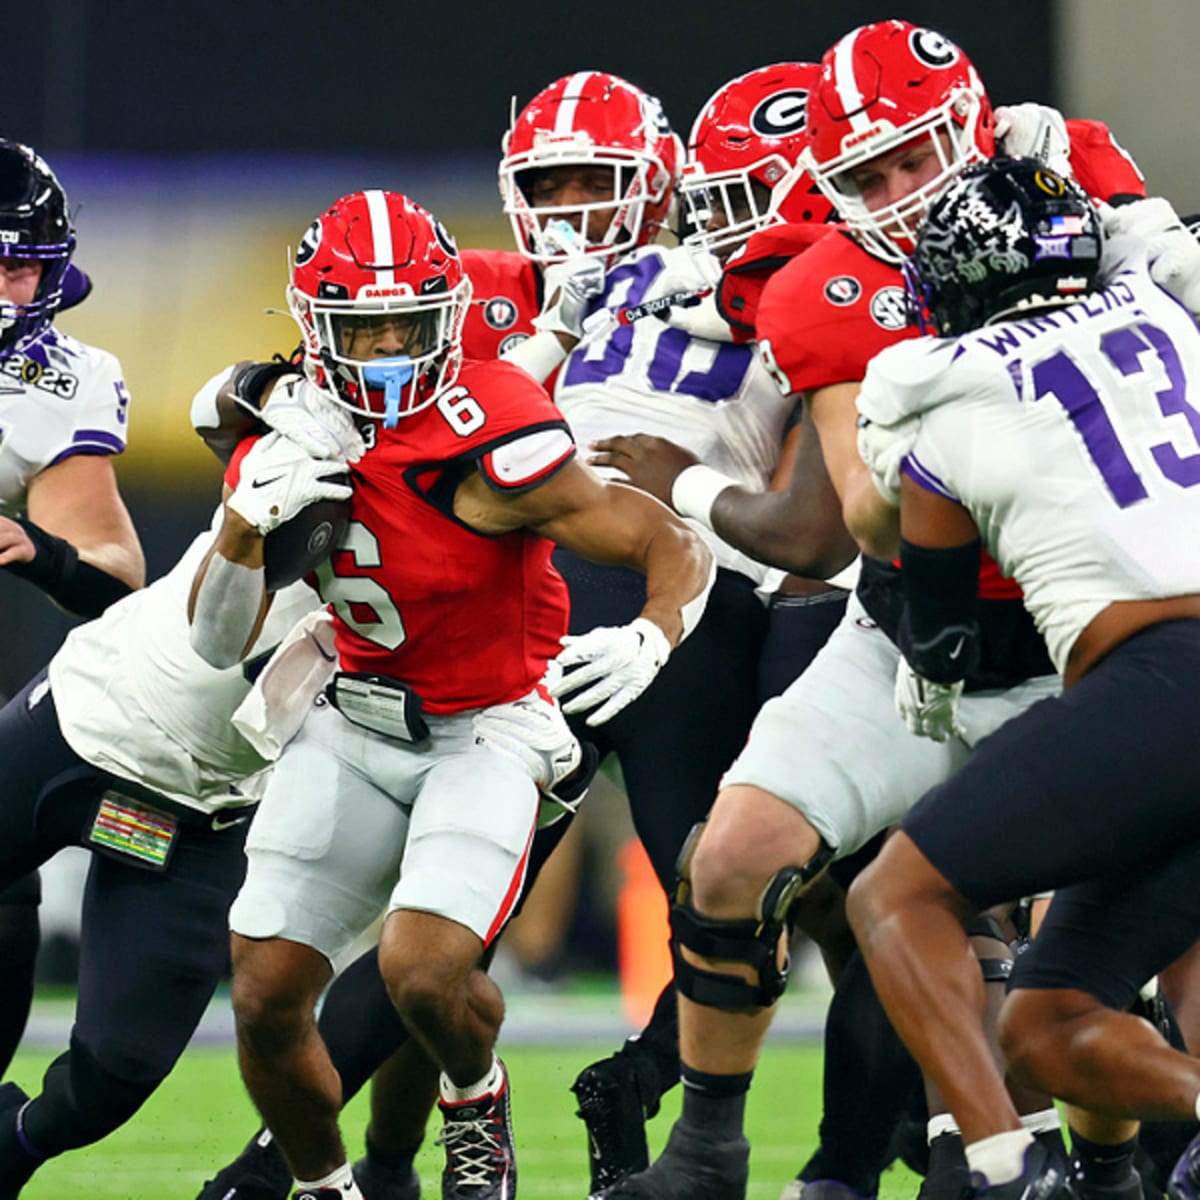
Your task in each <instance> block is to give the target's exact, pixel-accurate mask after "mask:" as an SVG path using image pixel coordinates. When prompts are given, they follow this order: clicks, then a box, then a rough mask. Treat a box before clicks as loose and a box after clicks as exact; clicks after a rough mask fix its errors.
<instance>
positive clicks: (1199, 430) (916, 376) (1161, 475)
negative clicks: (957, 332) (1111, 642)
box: [859, 259, 1200, 672]
mask: <svg viewBox="0 0 1200 1200" xmlns="http://www.w3.org/2000/svg"><path fill="white" fill-rule="evenodd" d="M859 408H860V410H861V411H862V412H863V413H865V414H866V415H867V416H868V417H872V418H873V419H875V418H876V417H877V416H878V415H881V414H884V413H890V414H892V415H894V414H895V413H896V412H897V411H899V412H910V413H911V412H921V411H922V410H927V411H924V412H923V415H922V416H921V423H920V430H919V433H918V435H917V440H916V443H915V445H914V447H913V450H912V452H911V454H910V455H909V456H908V458H907V459H906V460H905V467H906V469H907V470H908V471H909V473H910V474H911V475H912V476H913V477H914V478H915V479H916V480H917V481H918V482H919V483H921V484H922V485H923V486H925V487H927V488H929V489H930V490H932V491H935V492H938V493H941V494H942V495H945V496H947V497H949V498H950V499H952V500H955V501H958V502H959V503H961V504H963V505H964V506H965V507H966V508H967V510H968V511H969V512H970V514H971V516H972V517H973V518H974V519H975V522H976V524H977V525H978V527H979V531H980V534H981V536H982V539H983V543H984V545H985V546H986V547H987V550H988V552H989V553H990V554H992V556H993V557H994V558H995V559H996V560H997V561H998V562H999V564H1000V567H1001V569H1002V570H1003V571H1004V573H1005V574H1006V575H1009V576H1011V577H1012V578H1014V579H1015V580H1016V581H1017V582H1018V583H1019V584H1020V585H1021V587H1022V589H1023V590H1024V592H1025V604H1026V606H1027V607H1028V609H1029V611H1030V613H1031V614H1032V616H1033V618H1034V620H1035V621H1036V622H1037V626H1038V629H1039V630H1040V631H1041V633H1042V635H1043V637H1045V639H1046V644H1047V647H1048V649H1049V651H1050V656H1051V658H1052V659H1053V661H1054V664H1055V666H1056V667H1057V668H1058V670H1059V671H1060V672H1061V671H1062V670H1063V668H1064V667H1065V665H1066V661H1067V655H1068V654H1069V652H1070V649H1071V646H1072V645H1073V644H1074V642H1075V639H1076V638H1077V637H1078V636H1079V634H1080V633H1081V632H1082V631H1083V629H1084V627H1085V626H1086V625H1087V624H1088V622H1089V621H1091V620H1092V618H1093V617H1095V616H1096V614H1097V613H1099V612H1100V611H1101V610H1102V609H1103V608H1105V607H1106V606H1107V605H1108V604H1110V603H1112V602H1113V601H1118V600H1142V599H1152V598H1160V597H1167V596H1176V595H1182V594H1186V593H1189V592H1200V537H1197V536H1195V533H1196V531H1197V530H1200V331H1198V330H1197V327H1196V323H1195V321H1194V320H1193V319H1192V317H1191V315H1190V314H1189V313H1188V312H1187V311H1186V310H1185V309H1184V308H1183V307H1182V306H1181V305H1179V304H1178V303H1176V302H1175V300H1173V299H1172V298H1171V297H1170V296H1168V295H1167V294H1166V293H1165V292H1163V291H1162V290H1160V289H1159V288H1158V287H1157V286H1156V285H1155V284H1154V283H1153V282H1152V281H1151V279H1150V276H1149V273H1148V272H1147V270H1146V268H1145V264H1144V260H1138V259H1130V260H1126V263H1125V265H1124V266H1123V267H1122V268H1121V269H1120V270H1118V271H1117V272H1116V273H1115V274H1114V275H1113V276H1112V277H1111V278H1110V280H1109V282H1108V284H1107V285H1106V286H1105V287H1104V288H1103V290H1101V291H1099V292H1097V293H1095V294H1094V295H1091V296H1089V297H1087V298H1085V299H1082V300H1080V301H1077V302H1076V303H1074V304H1072V305H1070V306H1069V307H1067V308H1063V309H1058V310H1055V311H1052V312H1047V313H1045V314H1044V315H1042V316H1038V317H1032V318H1029V319H1026V320H1020V321H1004V322H1001V323H999V324H996V325H994V326H990V327H988V328H985V329H981V330H976V331H974V332H972V333H969V334H966V335H965V336H963V337H960V338H944V339H943V338H939V339H934V338H921V339H918V340H916V341H909V342H903V343H901V344H900V345H897V346H894V347H891V348H889V349H887V350H885V351H883V353H881V354H880V355H878V356H877V357H876V358H875V359H874V360H872V362H871V364H870V367H869V368H868V371H867V376H866V380H865V381H864V384H863V389H862V394H861V396H860V399H859Z"/></svg>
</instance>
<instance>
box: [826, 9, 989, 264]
mask: <svg viewBox="0 0 1200 1200" xmlns="http://www.w3.org/2000/svg"><path fill="white" fill-rule="evenodd" d="M994 124H995V122H994V118H993V116H992V109H991V104H990V102H989V101H988V98H987V93H986V92H985V91H984V88H983V84H982V82H981V81H980V79H979V76H978V74H977V72H976V71H975V68H974V67H973V66H972V65H971V62H970V60H969V59H968V58H967V57H966V55H965V54H963V52H962V51H961V50H960V49H959V48H958V47H957V46H955V45H954V43H953V42H950V41H949V40H948V39H946V38H944V37H942V35H941V34H938V33H935V32H934V31H933V30H930V29H921V28H919V27H917V26H914V25H910V24H909V23H908V22H906V21H882V22H878V23H877V24H874V25H864V26H862V27H861V28H859V29H856V30H853V31H852V32H851V33H849V34H847V35H846V36H845V37H844V38H842V40H841V41H839V42H838V43H837V44H836V45H835V46H833V47H832V49H830V50H829V51H827V53H826V54H825V57H824V59H823V60H822V67H821V76H820V79H819V81H818V83H817V84H816V86H815V87H814V89H813V97H812V100H811V102H810V106H809V133H810V144H809V147H808V148H807V150H806V151H805V154H804V162H805V165H806V166H807V167H808V169H809V170H810V171H811V173H812V176H813V178H814V179H815V181H816V184H817V186H818V188H820V190H821V191H822V192H823V193H824V194H825V196H826V197H827V198H828V199H829V201H830V203H832V204H833V205H834V207H835V208H836V209H837V212H838V214H839V216H840V217H841V219H842V220H843V221H845V222H846V224H847V225H848V226H849V227H850V229H852V230H853V231H854V233H855V235H856V236H857V237H858V238H859V240H860V241H861V242H862V243H863V244H864V245H865V246H866V247H867V249H869V250H870V251H871V252H872V253H873V254H875V255H877V256H878V257H880V258H883V259H884V260H885V261H888V262H893V263H897V264H899V263H901V262H903V261H904V259H905V257H906V256H907V255H908V254H909V253H911V251H912V247H913V245H914V244H915V240H916V232H917V229H918V227H919V225H920V223H921V219H922V218H923V216H924V214H925V212H926V211H927V210H928V208H929V205H930V203H931V202H932V201H933V199H934V197H935V196H936V195H937V194H938V193H939V192H940V191H941V190H942V188H944V187H945V186H946V184H947V183H949V181H950V180H951V179H953V178H954V177H955V176H956V175H957V174H958V173H959V172H960V171H961V170H962V169H963V168H964V167H966V166H968V165H969V164H970V163H974V162H982V161H985V160H986V159H988V158H990V157H991V156H992V154H993V153H994V152H995V137H994V132H993V131H994ZM926 145H927V146H929V147H930V148H931V151H932V155H931V157H936V164H935V163H933V162H930V165H929V169H928V171H927V172H925V173H924V175H923V177H922V178H921V179H920V180H919V182H917V183H916V184H915V186H913V187H911V188H910V189H909V190H908V191H907V193H906V194H905V195H903V196H901V197H900V198H899V199H897V200H893V201H890V202H889V201H887V198H886V196H883V195H878V196H872V195H871V194H870V193H869V191H868V190H866V189H864V188H863V187H862V186H861V183H862V180H863V179H864V178H868V179H869V178H870V177H871V167H872V166H874V165H877V164H879V163H880V162H881V161H886V160H889V159H891V158H892V157H894V156H902V155H903V153H904V152H905V151H908V150H914V149H916V148H918V147H923V146H926Z"/></svg>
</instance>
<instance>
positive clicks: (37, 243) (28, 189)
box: [0, 140, 75, 358]
mask: <svg viewBox="0 0 1200 1200" xmlns="http://www.w3.org/2000/svg"><path fill="white" fill-rule="evenodd" d="M74 250H75V230H74V227H73V226H72V224H71V220H70V217H69V215H68V212H67V197H66V193H65V192H64V191H63V189H62V185H61V184H60V183H59V182H58V179H57V178H56V177H55V175H54V172H53V171H51V169H50V167H49V166H48V165H47V164H46V162H45V161H44V160H43V159H42V158H41V157H40V156H39V155H38V154H37V153H36V152H35V151H33V150H31V149H30V148H29V147H28V146H23V145H21V144H20V143H19V142H9V141H3V140H0V258H3V259H5V260H9V261H10V262H12V263H13V264H14V265H15V264H16V263H37V264H38V265H39V266H40V269H41V273H40V277H39V279H38V282H37V287H36V289H35V290H34V293H33V296H32V298H31V299H30V300H29V301H28V302H25V303H14V302H12V301H11V300H0V358H8V357H11V356H13V355H16V354H21V353H24V352H25V351H26V350H28V349H29V348H30V347H32V346H33V345H35V344H36V343H37V341H38V340H39V339H40V338H41V337H42V336H43V335H44V334H45V332H46V330H47V329H48V328H49V327H50V324H51V322H52V321H53V320H54V316H55V314H56V313H57V312H58V309H59V307H60V305H61V304H62V299H63V277H64V276H65V274H66V271H67V265H68V264H69V263H70V261H71V255H72V254H73V253H74Z"/></svg>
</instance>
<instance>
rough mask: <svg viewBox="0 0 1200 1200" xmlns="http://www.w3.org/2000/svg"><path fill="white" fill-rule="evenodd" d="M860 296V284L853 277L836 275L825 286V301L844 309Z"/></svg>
mask: <svg viewBox="0 0 1200 1200" xmlns="http://www.w3.org/2000/svg"><path fill="white" fill-rule="evenodd" d="M861 295H862V284H861V283H859V282H858V280H857V279H855V278H854V276H853V275H836V276H834V278H833V279H831V280H829V282H828V283H826V284H825V299H826V300H828V301H829V303H830V304H836V305H837V306H838V307H839V308H845V306H846V305H847V304H853V303H854V302H855V300H857V299H858V298H859V296H861Z"/></svg>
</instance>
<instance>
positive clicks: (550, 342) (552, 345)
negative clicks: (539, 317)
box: [500, 333, 567, 383]
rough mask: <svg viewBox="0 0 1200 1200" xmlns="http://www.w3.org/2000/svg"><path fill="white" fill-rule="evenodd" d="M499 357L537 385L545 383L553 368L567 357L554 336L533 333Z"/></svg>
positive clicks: (561, 345) (551, 334)
mask: <svg viewBox="0 0 1200 1200" xmlns="http://www.w3.org/2000/svg"><path fill="white" fill-rule="evenodd" d="M500 357H501V358H502V359H503V360H504V361H505V362H510V363H516V365H517V366H518V367H520V368H521V370H522V371H525V372H526V373H527V374H529V375H532V376H533V377H534V379H536V380H537V381H538V383H545V382H546V380H547V379H548V378H549V376H550V373H551V372H552V371H553V370H554V369H555V367H557V366H559V364H560V363H562V361H563V360H564V359H565V358H566V357H567V352H566V350H564V349H563V344H562V342H560V341H559V340H558V338H557V336H556V335H555V334H553V333H535V334H532V335H531V336H530V337H527V338H526V339H525V340H524V341H523V342H518V343H517V345H515V346H514V347H513V348H512V349H511V350H508V351H506V352H505V353H504V354H502V355H501V356H500Z"/></svg>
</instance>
